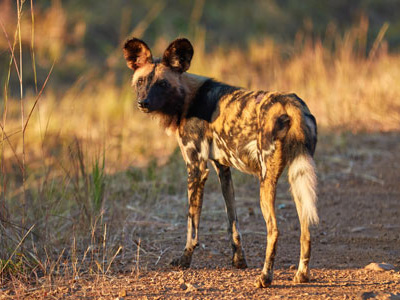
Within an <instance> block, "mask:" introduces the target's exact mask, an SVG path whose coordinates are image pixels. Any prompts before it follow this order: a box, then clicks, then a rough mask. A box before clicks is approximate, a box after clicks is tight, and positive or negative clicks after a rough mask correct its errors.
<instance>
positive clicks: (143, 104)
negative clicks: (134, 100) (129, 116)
mask: <svg viewBox="0 0 400 300" xmlns="http://www.w3.org/2000/svg"><path fill="white" fill-rule="evenodd" d="M149 105H150V102H149V100H148V99H143V100H139V101H138V107H139V109H140V110H141V111H143V112H148V111H149Z"/></svg>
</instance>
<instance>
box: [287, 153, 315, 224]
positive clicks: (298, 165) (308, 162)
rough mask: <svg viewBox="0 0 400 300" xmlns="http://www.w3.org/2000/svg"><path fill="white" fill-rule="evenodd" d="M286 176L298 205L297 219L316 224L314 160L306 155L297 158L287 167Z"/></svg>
mask: <svg viewBox="0 0 400 300" xmlns="http://www.w3.org/2000/svg"><path fill="white" fill-rule="evenodd" d="M288 175H289V182H290V186H291V189H292V194H293V197H294V198H295V201H296V205H299V204H300V207H298V209H301V216H299V217H300V218H302V219H303V220H307V221H308V223H309V224H317V223H318V222H319V218H318V213H317V207H316V203H317V176H316V174H315V164H314V160H313V159H312V157H311V156H310V155H307V154H301V155H299V156H297V157H296V158H295V159H294V160H293V161H292V163H291V164H290V166H289V174H288ZM299 214H300V211H299Z"/></svg>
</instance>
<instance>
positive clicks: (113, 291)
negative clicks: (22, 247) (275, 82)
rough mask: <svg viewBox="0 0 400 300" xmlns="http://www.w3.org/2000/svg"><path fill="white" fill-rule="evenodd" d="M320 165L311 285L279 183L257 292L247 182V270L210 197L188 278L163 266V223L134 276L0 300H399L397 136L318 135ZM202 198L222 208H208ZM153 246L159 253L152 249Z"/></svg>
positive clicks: (176, 247) (257, 244) (256, 232)
mask: <svg viewBox="0 0 400 300" xmlns="http://www.w3.org/2000/svg"><path fill="white" fill-rule="evenodd" d="M316 161H317V165H318V170H319V179H320V184H319V205H318V207H319V214H320V219H321V223H320V225H319V226H318V227H315V228H313V229H312V242H313V250H312V261H311V267H312V270H311V277H312V280H311V282H309V283H306V284H294V283H293V282H292V278H293V276H294V274H295V266H296V265H297V261H298V256H299V242H298V239H299V229H298V221H297V215H296V211H295V208H294V206H293V204H292V202H291V200H290V196H289V194H288V193H287V192H286V189H287V183H283V184H281V186H280V187H279V191H278V200H277V214H278V219H279V228H280V233H281V235H280V239H279V242H278V252H277V258H276V264H275V280H274V282H273V285H272V286H271V287H270V288H267V289H257V288H255V287H254V285H253V283H254V280H255V278H256V276H258V274H259V272H260V270H261V266H262V262H263V260H264V251H265V241H266V236H265V224H264V221H263V219H262V215H261V212H260V210H259V208H258V200H257V193H258V192H257V186H256V181H254V180H249V181H248V182H247V183H244V184H242V185H239V186H240V188H238V189H236V195H237V200H238V201H237V202H238V215H239V220H240V226H241V230H242V234H243V241H244V247H245V251H246V255H247V261H248V264H249V268H248V269H246V270H236V269H234V268H232V267H231V266H230V257H231V249H230V246H229V242H228V237H227V234H226V233H225V217H224V212H223V204H222V200H221V199H219V196H215V195H214V194H212V195H211V194H209V193H208V194H206V195H205V203H204V210H203V215H202V221H201V232H200V247H199V248H198V249H197V250H196V252H195V254H194V257H193V262H192V268H191V269H189V270H179V269H175V268H172V267H170V266H169V262H170V261H171V259H172V258H173V257H174V256H176V255H178V254H179V253H180V251H181V248H182V247H183V245H184V240H185V236H184V232H185V222H184V220H182V222H181V223H180V224H179V226H176V228H175V229H171V228H166V227H165V226H164V225H163V222H162V221H160V222H159V224H157V223H155V224H150V225H148V226H147V225H144V227H146V226H147V227H146V228H143V232H142V244H141V247H142V252H141V253H142V254H140V263H139V264H138V266H139V271H137V270H136V269H135V268H136V265H135V264H132V265H130V266H127V267H126V268H125V270H126V272H125V273H120V274H113V275H112V276H104V277H100V276H95V277H89V276H82V277H81V278H77V279H76V280H73V281H64V282H63V281H59V282H58V283H57V284H55V285H52V286H38V287H32V288H31V289H29V290H24V292H20V293H19V294H18V293H17V294H15V293H14V292H15V291H17V290H18V289H16V290H15V291H13V290H12V289H8V290H3V292H2V293H3V294H2V295H1V296H0V299H275V298H280V299H400V272H399V270H400V135H399V134H397V133H391V134H372V135H369V134H363V135H357V136H353V135H345V136H324V137H322V139H321V141H320V143H319V148H318V151H317V154H316ZM237 178H239V179H241V178H242V177H240V176H239V177H237ZM237 178H236V179H237ZM206 188H207V187H206ZM214 193H215V192H214ZM207 198H210V199H211V198H217V199H218V200H217V201H218V202H216V203H214V202H212V203H210V202H207ZM217 203H218V204H217ZM183 210H184V208H182V215H183V214H184V212H183ZM152 232H153V234H152ZM160 233H162V234H160ZM155 244H157V245H158V248H157V249H158V250H153V249H156V248H155V247H154V245H155ZM160 249H161V250H160ZM150 254H151V255H150ZM371 262H377V263H381V262H386V263H389V264H392V265H393V266H394V267H395V269H394V270H390V271H381V272H380V271H371V270H366V269H364V267H365V266H366V265H368V264H369V263H371Z"/></svg>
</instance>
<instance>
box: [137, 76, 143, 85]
mask: <svg viewBox="0 0 400 300" xmlns="http://www.w3.org/2000/svg"><path fill="white" fill-rule="evenodd" d="M143 82H144V79H143V78H139V79H138V80H137V81H136V85H137V86H141V85H142V84H143Z"/></svg>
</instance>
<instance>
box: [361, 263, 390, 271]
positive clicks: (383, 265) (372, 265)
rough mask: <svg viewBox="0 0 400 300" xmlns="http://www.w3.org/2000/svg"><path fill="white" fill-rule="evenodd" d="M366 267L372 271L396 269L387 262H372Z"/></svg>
mask: <svg viewBox="0 0 400 300" xmlns="http://www.w3.org/2000/svg"><path fill="white" fill-rule="evenodd" d="M364 269H366V270H371V271H390V270H394V266H393V265H391V264H387V263H380V264H379V263H370V264H369V265H367V266H366V267H365V268H364Z"/></svg>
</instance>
